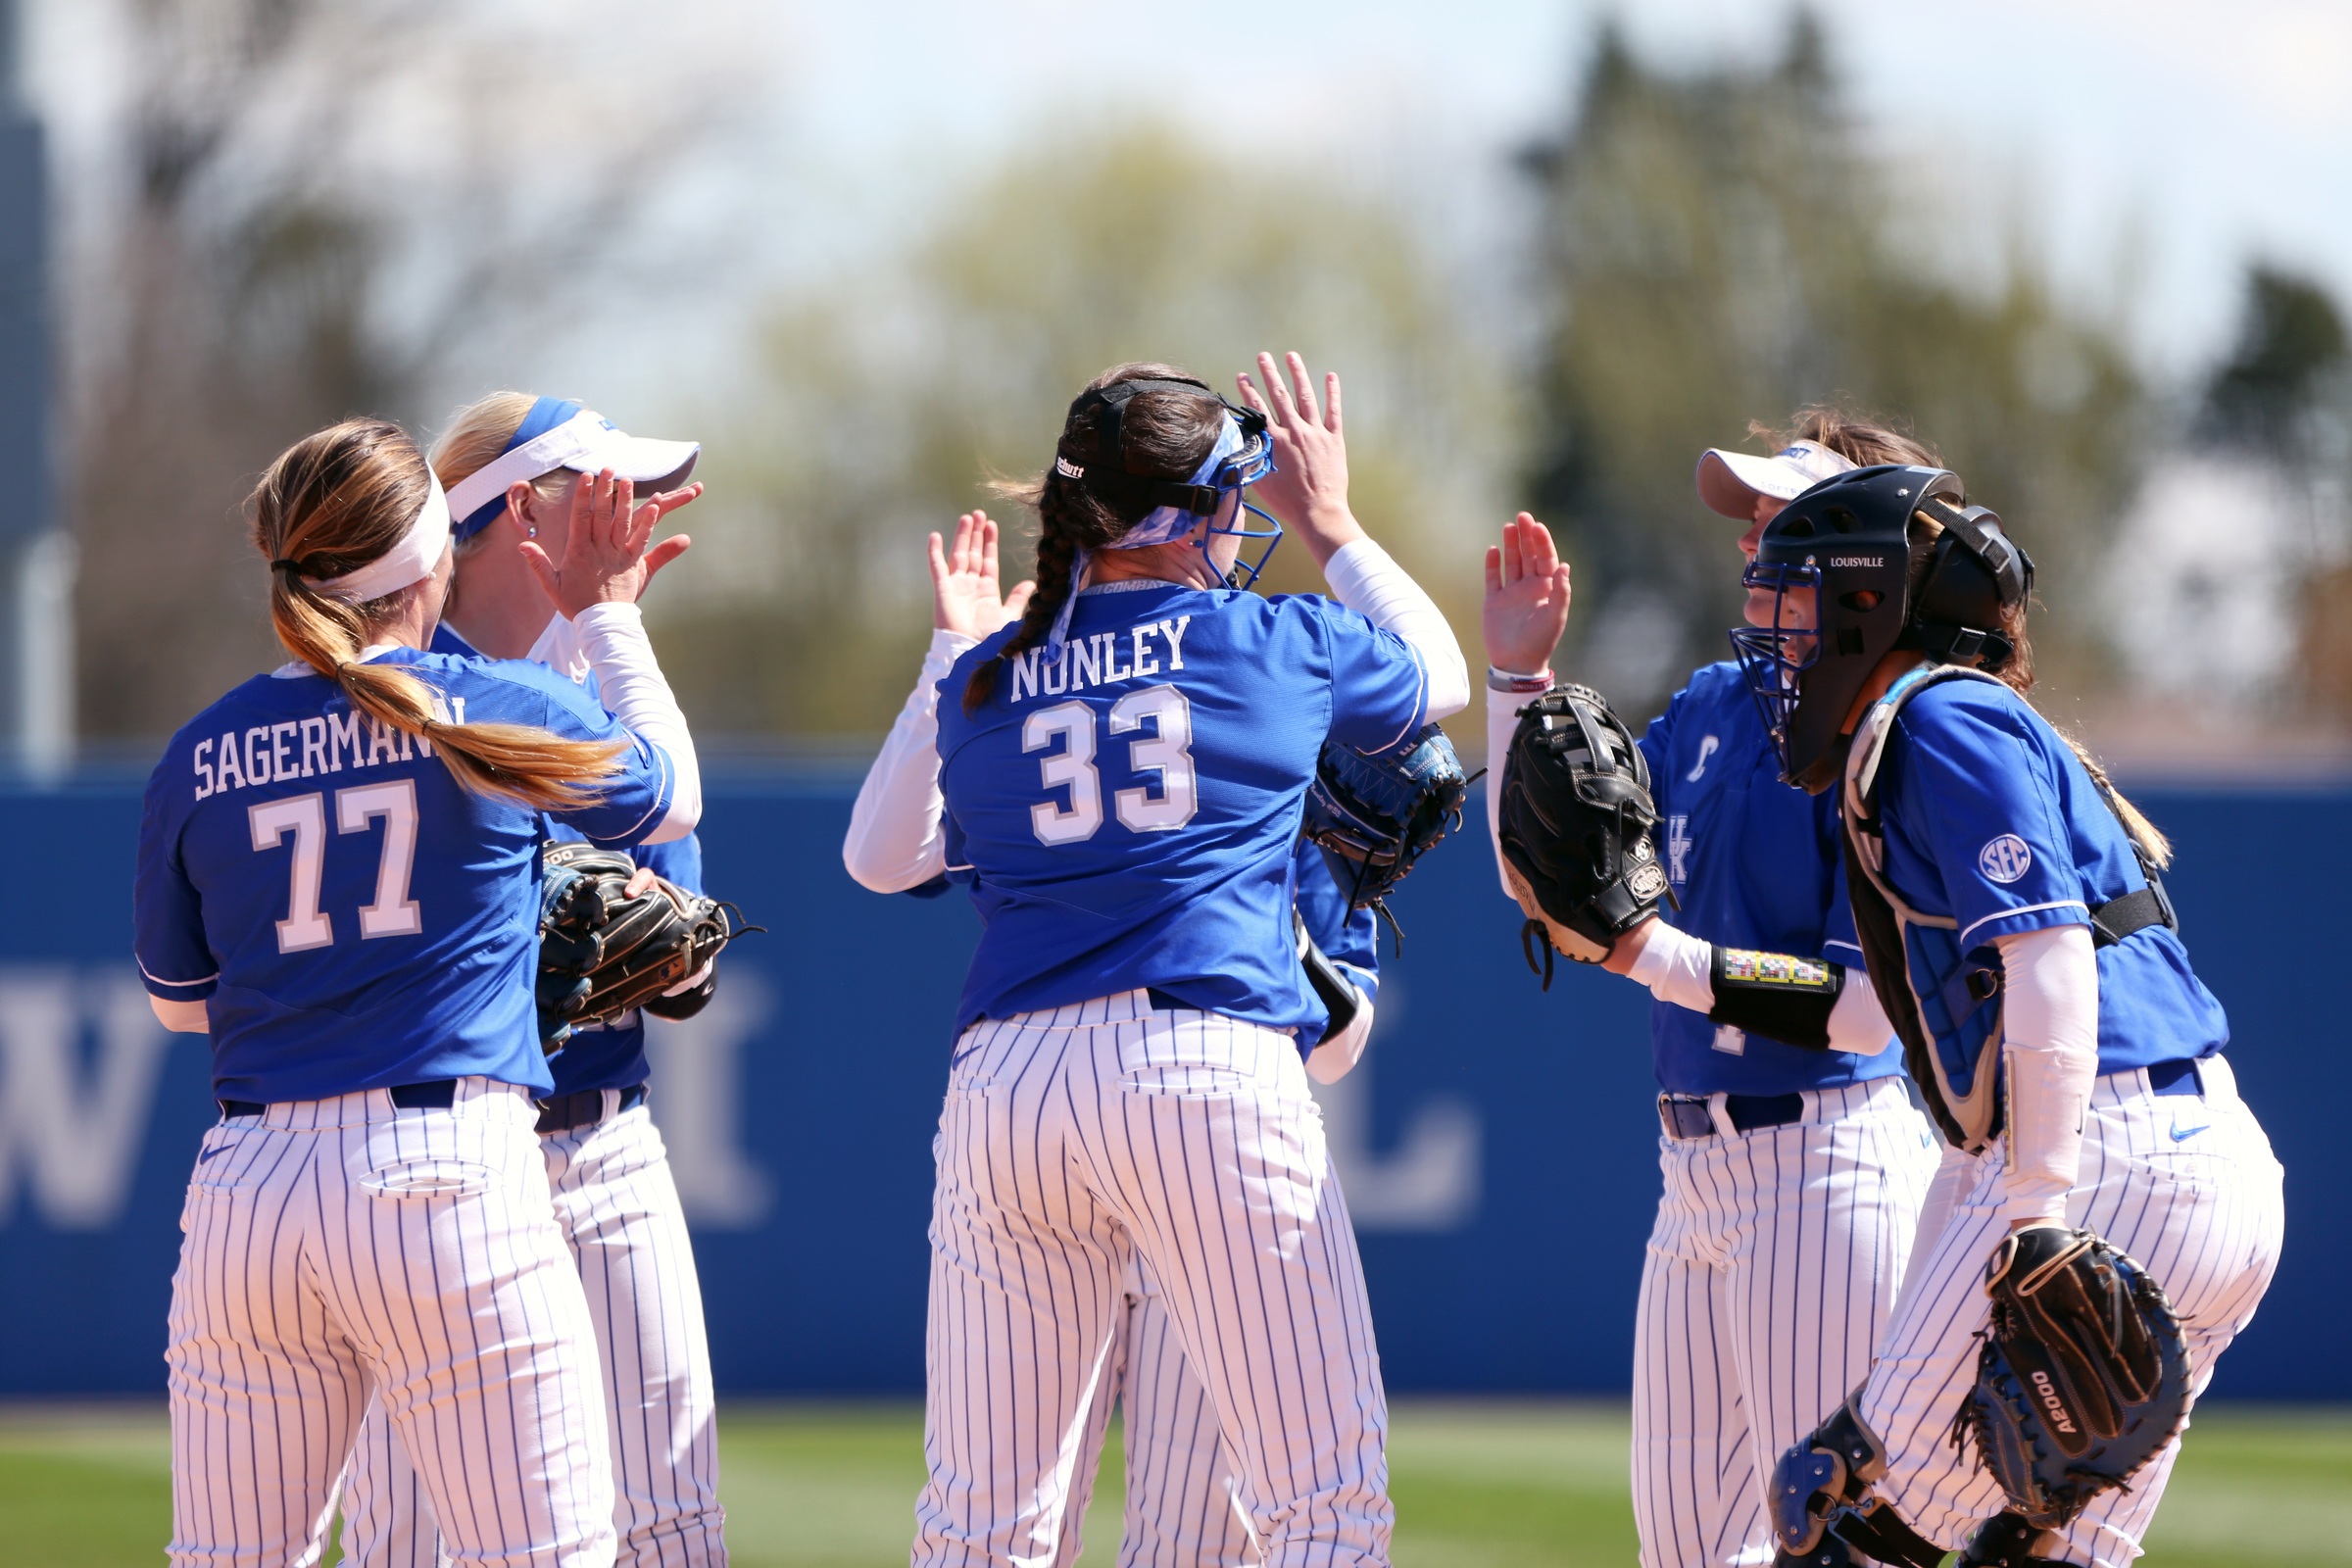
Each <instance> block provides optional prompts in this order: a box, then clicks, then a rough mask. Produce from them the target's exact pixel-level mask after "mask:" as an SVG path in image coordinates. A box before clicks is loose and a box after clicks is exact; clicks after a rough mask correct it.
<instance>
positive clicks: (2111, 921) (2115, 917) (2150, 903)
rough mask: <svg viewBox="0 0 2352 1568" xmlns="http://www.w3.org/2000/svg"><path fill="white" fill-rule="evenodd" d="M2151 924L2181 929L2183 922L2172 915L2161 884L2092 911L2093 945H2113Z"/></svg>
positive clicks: (2169, 903)
mask: <svg viewBox="0 0 2352 1568" xmlns="http://www.w3.org/2000/svg"><path fill="white" fill-rule="evenodd" d="M2152 925H2163V926H2171V927H2172V928H2173V929H2174V930H2176V931H2178V930H2180V921H2179V920H2177V919H2176V918H2174V915H2173V906H2172V901H2171V900H2169V899H2167V898H2166V897H2165V896H2164V888H2163V885H2162V884H2160V883H2151V884H2149V885H2148V886H2146V887H2144V888H2141V889H2139V890H2138V891H2137V892H2136V893H2127V894H2125V895H2124V896H2123V897H2122V898H2120V899H2110V900H2108V901H2107V902H2106V903H2105V904H2102V905H2100V906H2099V907H2097V908H2095V909H2093V910H2091V911H2090V945H2091V946H2092V947H2094V948H2112V947H2114V946H2115V945H2116V944H2117V943H2118V942H2121V941H2123V940H2124V938H2126V937H2128V936H2130V935H2131V933H2132V932H2134V931H2144V930H2146V929H2147V928H2148V927H2149V926H2152Z"/></svg>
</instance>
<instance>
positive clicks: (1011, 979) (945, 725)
mask: <svg viewBox="0 0 2352 1568" xmlns="http://www.w3.org/2000/svg"><path fill="white" fill-rule="evenodd" d="M1011 635H1012V631H1011V628H1009V627H1008V628H1006V629H1005V631H1002V632H1000V633H998V634H997V635H996V636H994V637H992V638H990V639H989V640H988V641H986V642H984V643H982V644H981V645H980V646H979V647H977V648H975V649H973V650H971V651H970V652H968V653H966V654H965V655H964V656H963V657H962V658H961V659H960V660H958V661H956V667H955V668H954V669H952V670H950V671H949V673H948V676H947V678H946V679H945V680H943V681H941V682H940V704H939V715H940V718H939V755H940V786H941V790H942V792H943V793H944V794H945V795H946V797H947V819H946V838H947V854H948V866H949V869H950V871H951V872H952V873H963V874H967V875H968V877H969V880H970V884H971V893H972V900H973V902H974V904H976V905H977V906H978V907H979V910H980V915H981V918H982V920H983V921H984V922H985V923H986V929H985V930H984V931H983V932H982V933H981V937H980V946H979V949H978V951H977V952H976V953H975V954H974V955H973V958H972V968H971V974H970V977H969V979H968V980H967V981H966V983H965V985H964V992H963V1001H962V1003H961V1005H959V1006H958V1007H957V1009H956V1030H957V1032H958V1033H960V1032H961V1031H962V1030H963V1029H964V1028H965V1027H967V1026H968V1025H970V1024H971V1023H972V1022H973V1021H974V1020H975V1019H979V1018H984V1017H985V1018H1005V1017H1009V1016H1011V1015H1012V1014H1014V1013H1018V1012H1028V1011H1035V1010H1039V1009H1043V1008H1048V1007H1060V1006H1066V1005H1070V1004H1072V1003H1078V1002H1088V1001H1092V1000H1093V999H1095V998H1098V997H1105V996H1114V995H1118V994H1120V993H1123V992H1128V991H1135V990H1141V989H1147V988H1149V989H1152V990H1155V991H1157V992H1159V993H1161V994H1162V995H1163V997H1164V998H1165V999H1166V1001H1167V1002H1169V1003H1172V1004H1175V1005H1183V1006H1189V1007H1199V1008H1202V1009H1204V1010H1207V1011H1211V1012H1218V1013H1222V1014H1224V1015H1225V1016H1227V1017H1230V1018H1238V1019H1241V1020H1243V1021H1245V1022H1248V1023H1256V1024H1262V1025H1265V1026H1266V1027H1268V1028H1274V1029H1299V1030H1306V1031H1309V1032H1310V1035H1319V1034H1320V1032H1321V1030H1322V1027H1323V1025H1324V1023H1325V1022H1326V1020H1327V1016H1328V1015H1327V1014H1326V1013H1325V1011H1324V1008H1323V1005H1322V1004H1320V1003H1319V1002H1317V1001H1316V1000H1315V997H1314V992H1313V990H1312V989H1311V988H1310V987H1309V986H1308V985H1307V984H1306V981H1305V979H1304V976H1303V974H1302V973H1301V971H1300V969H1299V960H1298V956H1297V947H1296V944H1295V942H1294V940H1293V937H1292V925H1291V908H1292V903H1293V898H1294V894H1295V887H1296V883H1295V870H1294V859H1295V853H1294V846H1295V843H1296V840H1297V838H1298V834H1299V811H1300V808H1301V804H1302V802H1303V800H1304V798H1305V793H1306V786H1307V784H1308V782H1309V781H1310V780H1311V779H1312V778H1313V777H1314V773H1315V757H1316V754H1317V753H1318V752H1319V751H1320V750H1321V748H1322V745H1323V741H1324V738H1325V737H1326V736H1330V737H1333V738H1335V739H1337V740H1339V741H1341V742H1343V743H1345V744H1347V745H1349V746H1353V747H1355V748H1356V749H1357V750H1359V751H1362V752H1365V753H1369V754H1373V755H1393V754H1395V753H1397V752H1399V751H1402V750H1404V749H1407V748H1409V747H1410V746H1411V745H1412V743H1413V739H1414V737H1415V735H1416V734H1417V733H1418V732H1419V731H1420V729H1421V726H1422V725H1423V724H1424V723H1425V722H1426V721H1427V717H1428V711H1429V682H1428V678H1427V675H1426V673H1425V671H1424V670H1423V668H1422V664H1421V659H1420V656H1419V655H1418V654H1416V653H1415V652H1414V651H1413V649H1412V648H1411V646H1410V645H1408V644H1407V643H1405V642H1404V641H1403V640H1402V639H1400V638H1398V637H1397V636H1396V635H1394V634H1393V633H1390V632H1386V631H1383V630H1381V629H1379V628H1378V627H1376V626H1374V625H1373V624H1372V623H1371V622H1370V621H1368V620H1366V619H1365V618H1364V617H1363V616H1361V615H1359V614H1357V613H1355V612H1353V611H1351V610H1348V609H1346V608H1345V607H1343V606H1341V605H1338V604H1336V603H1334V602H1332V601H1331V600H1328V599H1323V598H1319V597H1316V596H1313V595H1297V596H1283V597H1279V598H1272V599H1261V598H1259V597H1257V596H1256V595H1254V594H1244V593H1237V592H1233V591H1231V590H1226V589H1199V588H1182V587H1177V586H1174V585H1171V584H1167V583H1158V582H1152V583H1141V584H1138V585H1136V586H1134V587H1129V586H1127V585H1126V584H1123V583H1122V584H1106V585H1104V586H1103V587H1100V588H1092V589H1088V590H1087V591H1086V592H1084V593H1082V594H1081V595H1080V596H1079V598H1078V604H1077V607H1076V610H1075V612H1074V613H1073V616H1072V620H1071V625H1070V632H1069V646H1068V648H1067V650H1066V651H1065V653H1064V655H1063V657H1062V658H1061V660H1060V661H1059V662H1056V663H1054V664H1048V663H1047V662H1045V659H1044V656H1043V654H1042V652H1041V651H1040V650H1037V649H1031V650H1030V651H1029V652H1028V653H1027V654H1025V655H1023V656H1021V657H1020V658H1018V659H1014V660H1010V661H1007V662H1006V663H1005V666H1004V667H1003V668H1002V670H1001V671H1000V673H999V676H998V680H997V689H996V693H995V695H994V696H993V697H991V698H990V700H989V701H988V702H987V703H985V704H983V705H982V706H981V707H980V709H979V710H978V711H975V712H973V713H970V714H968V715H967V714H966V713H965V712H964V711H963V688H964V682H965V679H966V677H967V676H969V675H970V673H971V671H972V668H973V666H974V665H976V664H977V663H979V662H981V661H982V660H985V659H988V658H991V657H993V656H994V655H995V653H996V651H997V649H998V647H1000V646H1001V645H1002V644H1003V643H1004V642H1005V640H1006V639H1007V638H1009V637H1010V636H1011Z"/></svg>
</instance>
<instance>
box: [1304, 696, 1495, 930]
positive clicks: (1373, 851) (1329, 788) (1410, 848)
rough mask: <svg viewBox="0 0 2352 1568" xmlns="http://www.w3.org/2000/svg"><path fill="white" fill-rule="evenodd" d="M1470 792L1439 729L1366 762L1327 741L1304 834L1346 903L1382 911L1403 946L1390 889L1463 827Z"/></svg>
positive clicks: (1309, 798)
mask: <svg viewBox="0 0 2352 1568" xmlns="http://www.w3.org/2000/svg"><path fill="white" fill-rule="evenodd" d="M1469 789H1470V780H1468V779H1466V778H1464V777H1462V763H1461V759H1459V758H1457V757H1456V756H1454V754H1453V743H1452V742H1451V741H1449V740H1447V739H1446V732H1445V731H1444V730H1442V729H1440V728H1438V726H1437V725H1435V724H1431V725H1429V726H1428V727H1426V728H1424V729H1423V730H1422V731H1421V734H1420V735H1419V737H1418V738H1417V739H1416V740H1415V742H1414V745H1413V749H1412V750H1411V751H1409V752H1407V753H1405V754H1404V755H1403V756H1401V757H1395V758H1385V759H1384V758H1372V757H1366V756H1365V755H1364V754H1363V753H1361V752H1359V751H1356V750H1355V749H1354V748H1353V747H1348V746H1342V745H1340V744H1339V743H1338V742H1337V741H1325V742H1324V743H1323V754H1322V756H1321V757H1319V758H1317V759H1316V761H1315V781H1314V782H1313V783H1312V784H1310V785H1308V786H1307V790H1306V810H1305V816H1304V819H1303V820H1302V821H1301V823H1300V824H1299V832H1301V833H1303V834H1304V835H1305V836H1306V838H1307V839H1308V841H1309V842H1311V843H1313V844H1314V845H1315V846H1316V847H1317V848H1319V849H1320V850H1322V852H1323V859H1324V862H1325V863H1326V864H1328V865H1329V866H1330V867H1331V875H1332V880H1333V881H1335V882H1337V883H1339V885H1340V886H1341V887H1342V888H1343V889H1345V890H1346V891H1347V894H1348V907H1350V908H1356V909H1374V910H1378V911H1379V913H1380V916H1381V918H1382V919H1384V920H1386V921H1388V922H1389V929H1390V930H1391V931H1394V932H1396V933H1397V941H1398V943H1399V945H1401V944H1402V942H1403V936H1404V933H1403V932H1402V931H1401V930H1399V929H1398V928H1397V917H1396V916H1395V915H1394V914H1391V913H1390V912H1389V906H1388V896H1389V891H1390V890H1391V889H1392V888H1394V887H1396V886H1397V883H1399V882H1401V881H1403V880H1404V876H1405V873H1406V872H1408V871H1410V870H1411V869H1412V868H1413V862H1415V861H1416V860H1418V859H1420V858H1421V857H1422V856H1424V855H1426V854H1427V853H1429V850H1430V848H1431V846H1433V845H1435V844H1436V843H1437V842H1438V841H1439V840H1441V839H1443V838H1444V837H1445V836H1446V834H1447V833H1449V832H1451V831H1452V830H1453V829H1455V828H1457V827H1459V826H1461V825H1462V798H1463V797H1464V796H1465V795H1467V794H1468V793H1469Z"/></svg>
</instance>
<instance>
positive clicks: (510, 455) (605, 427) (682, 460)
mask: <svg viewBox="0 0 2352 1568" xmlns="http://www.w3.org/2000/svg"><path fill="white" fill-rule="evenodd" d="M702 450H703V445H702V443H701V442H699V441H656V440H652V439H650V438H648V437H645V436H635V435H628V434H625V433H623V432H622V431H619V430H615V429H613V424H612V421H610V420H609V419H607V418H606V417H604V416H603V415H601V414H598V413H597V412H596V411H595V410H593V409H582V410H581V411H580V412H579V413H577V414H575V415H573V416H572V417H570V418H568V419H566V420H564V422H563V423H562V424H559V425H557V426H556V427H555V428H554V429H552V430H548V431H546V432H544V433H542V434H540V435H536V436H533V437H532V438H531V439H530V440H528V441H525V442H524V443H523V444H522V445H520V446H518V447H516V448H515V450H514V451H512V452H504V453H501V454H500V455H499V456H498V457H497V458H496V459H495V460H494V461H492V462H490V463H487V464H485V465H483V466H481V467H479V468H476V469H475V470H474V471H473V472H471V473H469V474H467V475H466V477H465V478H463V479H460V480H459V481H458V482H457V483H456V484H454V485H452V486H450V490H449V510H450V512H451V514H452V515H455V516H458V517H462V518H463V517H470V516H472V515H474V514H475V513H476V512H478V511H480V510H481V509H482V508H484V507H486V506H488V505H489V504H490V503H491V502H493V501H496V500H497V499H498V498H499V497H501V496H503V495H505V494H506V493H507V487H508V486H510V485H512V484H515V483H516V482H517V481H521V482H526V483H527V482H528V481H530V480H532V479H536V478H538V477H539V476H540V475H541V474H543V473H552V472H554V471H555V470H556V469H558V468H570V469H573V470H574V471H576V472H579V473H601V472H603V471H604V470H605V469H607V468H611V469H612V470H613V474H614V476H615V477H617V478H622V479H627V480H629V481H630V482H631V483H633V484H647V483H651V482H654V481H656V480H666V481H667V484H666V485H665V486H664V488H674V487H675V486H677V485H679V484H682V483H684V482H685V478H686V475H687V473H688V472H690V471H691V470H692V469H693V467H694V461H695V459H696V458H697V457H699V456H700V455H701V453H702Z"/></svg>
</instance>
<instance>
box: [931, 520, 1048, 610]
mask: <svg viewBox="0 0 2352 1568" xmlns="http://www.w3.org/2000/svg"><path fill="white" fill-rule="evenodd" d="M997 535H998V528H997V524H996V521H995V519H994V518H992V517H990V516H989V515H988V514H987V513H985V512H967V513H965V514H964V515H962V516H960V517H957V518H956V542H955V543H954V544H953V545H943V544H942V543H941V541H940V537H939V535H937V534H933V535H932V536H931V624H932V625H933V626H935V627H937V628H938V629H939V630H941V631H952V632H956V633H958V634H959V635H961V636H965V637H971V638H975V639H986V638H988V637H991V636H993V635H995V634H996V632H998V631H999V630H1000V629H1002V628H1003V627H1004V626H1005V624H1006V623H1007V622H1009V621H1014V620H1018V619H1019V618H1020V617H1021V612H1023V611H1024V610H1026V609H1028V608H1029V596H1030V595H1031V594H1033V593H1035V592H1037V584H1035V583H1033V582H1021V583H1016V584H1014V585H1013V590H1012V592H1010V593H1008V594H1005V595H1004V596H1002V597H999V595H998V593H997V582H998V576H997Z"/></svg>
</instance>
